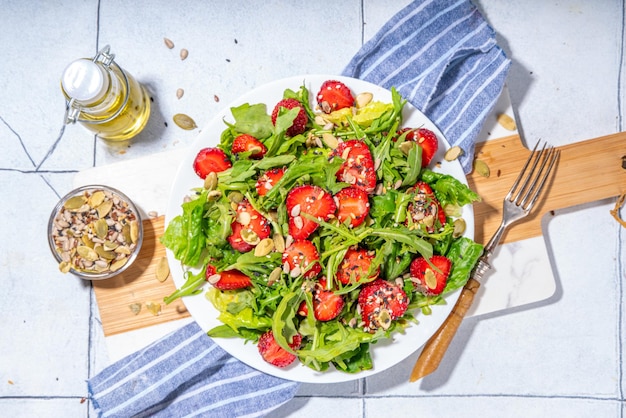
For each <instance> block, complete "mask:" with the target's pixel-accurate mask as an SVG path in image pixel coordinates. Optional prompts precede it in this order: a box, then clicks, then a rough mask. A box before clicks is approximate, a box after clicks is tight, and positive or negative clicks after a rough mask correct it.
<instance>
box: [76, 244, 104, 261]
mask: <svg viewBox="0 0 626 418" xmlns="http://www.w3.org/2000/svg"><path fill="white" fill-rule="evenodd" d="M76 252H77V253H78V255H80V256H81V257H82V258H84V259H85V260H88V261H96V260H97V259H98V258H99V256H98V253H97V252H96V251H95V250H94V249H93V248H89V247H88V246H86V245H79V246H78V247H77V248H76Z"/></svg>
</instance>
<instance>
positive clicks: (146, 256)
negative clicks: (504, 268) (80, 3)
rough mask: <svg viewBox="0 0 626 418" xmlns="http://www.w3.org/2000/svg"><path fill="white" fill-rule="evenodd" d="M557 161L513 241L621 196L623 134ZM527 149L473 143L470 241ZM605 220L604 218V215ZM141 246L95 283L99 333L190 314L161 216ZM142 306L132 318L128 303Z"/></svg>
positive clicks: (149, 224) (483, 237) (495, 211)
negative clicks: (171, 298)
mask: <svg viewBox="0 0 626 418" xmlns="http://www.w3.org/2000/svg"><path fill="white" fill-rule="evenodd" d="M559 150H560V151H561V156H560V160H559V165H558V168H557V170H556V172H555V173H554V176H553V178H552V179H551V183H550V184H549V189H548V190H547V194H546V195H544V198H543V199H542V201H541V202H539V203H538V204H537V206H536V207H535V208H534V209H533V212H532V214H531V216H529V217H528V218H525V220H524V222H520V223H518V224H516V225H513V226H512V227H511V229H509V231H508V233H507V234H506V235H505V236H504V237H503V239H504V242H515V241H520V240H524V239H527V238H532V237H537V236H540V235H542V230H541V218H542V217H543V216H544V215H545V214H546V213H548V212H550V211H553V210H557V209H563V208H567V207H571V206H575V205H579V204H582V203H588V202H594V201H598V200H602V199H606V198H611V197H615V196H619V195H620V194H621V193H624V191H626V169H625V168H623V166H622V165H623V164H624V163H623V160H624V159H626V132H623V133H619V134H614V135H608V136H605V137H601V138H596V139H591V140H588V141H583V142H578V143H575V144H571V145H567V146H564V147H559ZM529 154H530V151H529V150H528V149H527V148H525V147H524V146H523V145H522V143H521V141H520V138H519V137H518V136H516V135H515V136H510V137H506V138H502V139H497V140H490V141H487V142H483V143H480V144H478V145H477V147H476V158H478V159H481V160H483V161H484V162H485V163H487V165H488V166H489V168H490V176H489V177H483V176H480V175H479V174H477V173H474V172H473V173H471V174H470V175H468V182H469V184H470V187H471V188H472V189H473V190H475V191H476V192H477V193H478V194H479V195H480V196H481V198H482V201H481V202H479V203H476V204H475V205H474V215H475V239H476V241H477V242H482V243H486V241H487V240H488V239H489V238H490V237H491V235H492V234H493V233H494V231H495V230H496V229H497V227H498V225H499V223H500V219H501V213H502V199H503V198H504V196H505V195H506V193H507V192H508V190H509V188H510V187H511V185H512V184H513V182H514V181H515V178H516V177H517V175H518V174H519V172H520V170H521V169H522V166H523V164H524V162H525V161H526V160H527V158H528V156H529ZM607 216H610V214H609V213H607ZM144 233H145V235H144V242H143V246H142V249H141V252H140V253H139V256H138V258H137V260H135V262H134V264H133V265H132V266H131V267H130V268H129V269H128V270H127V271H125V272H123V273H121V274H120V275H118V276H116V277H114V278H112V279H109V280H105V281H94V282H93V285H94V289H95V293H96V298H97V300H98V307H99V309H100V317H101V320H102V327H103V330H104V334H105V336H110V335H115V334H119V333H123V332H126V331H131V330H136V329H139V328H144V327H147V326H150V325H155V324H159V323H163V322H167V321H172V320H176V319H180V318H184V317H187V316H189V313H188V312H187V310H186V309H185V307H184V304H183V303H182V302H181V301H180V300H177V301H175V302H173V303H172V304H170V305H165V304H164V303H163V298H164V297H165V296H168V295H169V294H171V293H172V292H173V291H174V290H175V286H174V283H173V281H172V279H171V277H169V278H168V279H167V280H166V281H165V282H163V283H161V282H159V281H158V280H157V278H156V273H155V270H156V265H157V264H158V262H159V260H160V259H161V258H162V257H165V248H164V247H163V246H162V245H161V243H160V242H159V241H158V239H159V237H160V236H161V235H162V234H163V217H162V216H161V217H158V218H154V219H148V220H145V221H144ZM147 302H153V303H159V304H160V305H161V309H162V310H161V312H160V313H159V314H158V315H154V314H152V313H151V312H149V311H148V309H146V306H145V304H146V303H147ZM134 303H140V304H142V310H141V312H140V313H139V314H137V315H135V314H134V313H133V312H132V311H131V310H130V308H129V306H130V305H131V304H134Z"/></svg>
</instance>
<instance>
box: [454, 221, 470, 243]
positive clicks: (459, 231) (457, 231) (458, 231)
mask: <svg viewBox="0 0 626 418" xmlns="http://www.w3.org/2000/svg"><path fill="white" fill-rule="evenodd" d="M466 228H467V225H466V223H465V219H463V218H458V219H455V220H454V230H453V232H452V237H453V238H458V237H460V236H461V235H463V234H464V233H465V229H466Z"/></svg>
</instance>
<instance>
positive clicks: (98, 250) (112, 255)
mask: <svg viewBox="0 0 626 418" xmlns="http://www.w3.org/2000/svg"><path fill="white" fill-rule="evenodd" d="M94 250H95V251H96V253H98V255H99V256H100V257H101V258H104V259H105V260H115V258H116V257H117V254H116V253H114V252H113V251H107V250H105V249H104V247H102V246H100V247H96V248H94ZM94 261H95V260H94Z"/></svg>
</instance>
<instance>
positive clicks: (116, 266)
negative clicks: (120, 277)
mask: <svg viewBox="0 0 626 418" xmlns="http://www.w3.org/2000/svg"><path fill="white" fill-rule="evenodd" d="M127 261H128V258H126V257H125V258H120V259H119V260H115V262H113V263H111V267H110V269H111V271H118V270H119V269H121V268H122V267H124V264H126V262H127Z"/></svg>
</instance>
